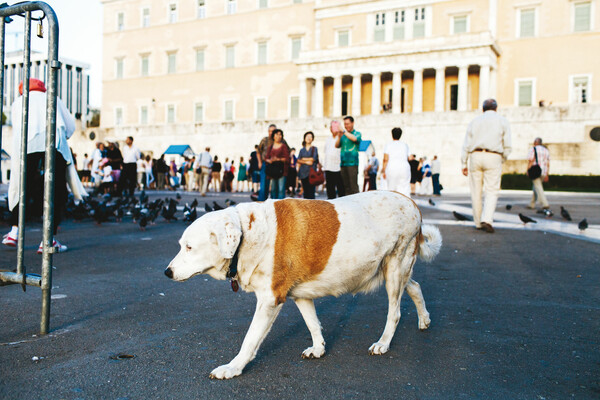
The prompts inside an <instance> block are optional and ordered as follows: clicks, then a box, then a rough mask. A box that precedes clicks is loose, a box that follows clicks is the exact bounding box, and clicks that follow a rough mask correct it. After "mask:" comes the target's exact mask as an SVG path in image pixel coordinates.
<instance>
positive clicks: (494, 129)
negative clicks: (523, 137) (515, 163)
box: [461, 99, 511, 233]
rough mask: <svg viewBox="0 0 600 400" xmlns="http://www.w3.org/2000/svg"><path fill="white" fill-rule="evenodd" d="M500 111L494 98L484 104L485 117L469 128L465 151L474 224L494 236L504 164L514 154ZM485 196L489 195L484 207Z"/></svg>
mask: <svg viewBox="0 0 600 400" xmlns="http://www.w3.org/2000/svg"><path fill="white" fill-rule="evenodd" d="M497 108H498V103H496V100H494V99H487V100H485V101H484V102H483V114H482V115H480V116H478V117H476V118H475V119H474V120H473V121H471V123H470V124H469V126H468V127H467V133H466V135H465V140H464V143H463V147H462V152H461V163H462V173H463V175H465V176H468V177H469V186H470V189H471V202H472V205H473V221H474V222H475V227H476V228H477V229H482V230H484V231H486V232H488V233H494V228H493V222H494V211H495V210H496V203H497V202H498V192H499V190H500V181H501V178H502V163H503V162H504V161H505V160H506V159H507V157H508V155H509V154H510V152H511V134H510V126H509V124H508V121H507V120H506V118H504V117H502V116H501V115H499V114H498V113H497V112H496V110H497ZM467 163H468V164H467ZM467 165H468V166H467ZM482 193H485V204H483V207H482V203H483V201H482Z"/></svg>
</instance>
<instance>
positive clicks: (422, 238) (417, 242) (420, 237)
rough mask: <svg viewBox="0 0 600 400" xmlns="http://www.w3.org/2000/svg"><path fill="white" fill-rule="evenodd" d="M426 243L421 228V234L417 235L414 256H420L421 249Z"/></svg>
mask: <svg viewBox="0 0 600 400" xmlns="http://www.w3.org/2000/svg"><path fill="white" fill-rule="evenodd" d="M424 241H425V236H423V232H422V231H421V228H419V233H418V234H417V240H415V251H414V252H413V256H414V257H416V256H417V255H418V254H419V249H420V248H421V243H423V242H424Z"/></svg>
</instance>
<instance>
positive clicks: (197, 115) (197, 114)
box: [194, 103, 204, 124]
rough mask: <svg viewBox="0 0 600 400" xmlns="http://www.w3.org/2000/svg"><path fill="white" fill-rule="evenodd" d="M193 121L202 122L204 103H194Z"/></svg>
mask: <svg viewBox="0 0 600 400" xmlns="http://www.w3.org/2000/svg"><path fill="white" fill-rule="evenodd" d="M194 122H196V123H197V124H199V123H202V122H204V103H196V105H195V106H194Z"/></svg>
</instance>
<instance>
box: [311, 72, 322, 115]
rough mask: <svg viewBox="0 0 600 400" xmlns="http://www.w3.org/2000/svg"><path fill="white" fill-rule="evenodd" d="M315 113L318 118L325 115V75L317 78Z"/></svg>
mask: <svg viewBox="0 0 600 400" xmlns="http://www.w3.org/2000/svg"><path fill="white" fill-rule="evenodd" d="M313 115H314V116H315V117H317V118H322V117H323V77H322V76H318V77H316V78H315V102H314V112H313Z"/></svg>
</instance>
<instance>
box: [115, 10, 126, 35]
mask: <svg viewBox="0 0 600 400" xmlns="http://www.w3.org/2000/svg"><path fill="white" fill-rule="evenodd" d="M124 27H125V14H123V13H122V12H120V13H118V14H117V30H118V31H122V30H123V28H124Z"/></svg>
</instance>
